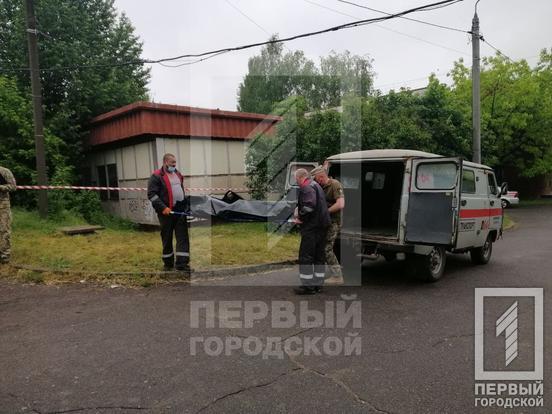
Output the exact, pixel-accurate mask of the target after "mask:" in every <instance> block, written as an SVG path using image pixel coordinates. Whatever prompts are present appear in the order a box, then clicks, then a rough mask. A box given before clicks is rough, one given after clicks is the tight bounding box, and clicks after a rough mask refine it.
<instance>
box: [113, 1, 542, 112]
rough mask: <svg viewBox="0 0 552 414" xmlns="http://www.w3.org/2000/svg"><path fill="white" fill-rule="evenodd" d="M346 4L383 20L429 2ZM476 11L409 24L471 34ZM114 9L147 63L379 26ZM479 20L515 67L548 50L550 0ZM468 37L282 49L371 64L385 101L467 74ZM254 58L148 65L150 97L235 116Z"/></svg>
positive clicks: (318, 12) (399, 27) (348, 38)
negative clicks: (389, 94)
mask: <svg viewBox="0 0 552 414" xmlns="http://www.w3.org/2000/svg"><path fill="white" fill-rule="evenodd" d="M352 1H353V2H355V3H357V4H362V5H365V6H368V7H371V8H375V9H379V10H383V11H386V12H390V13H394V12H398V11H402V10H406V9H410V8H413V7H416V6H420V5H423V4H428V3H431V2H433V1H432V0H352ZM474 4H475V0H464V1H463V2H461V3H458V4H454V5H452V6H450V7H446V8H442V9H438V10H434V11H427V12H421V13H415V14H411V15H410V17H412V18H417V19H421V20H425V21H429V22H433V23H437V24H441V25H446V26H451V27H456V28H459V29H466V30H469V29H470V28H471V20H472V17H473V11H474ZM115 5H116V7H117V8H118V10H119V11H121V12H123V11H124V12H125V13H126V14H127V16H128V17H129V18H130V20H131V21H132V23H133V25H134V26H135V28H136V34H137V35H138V36H139V37H140V38H141V40H142V41H143V43H144V52H143V57H144V58H149V59H156V58H162V57H168V56H175V55H180V54H184V53H196V52H203V51H209V50H213V49H219V48H223V47H231V46H237V45H242V44H247V43H253V42H257V41H263V40H266V39H267V38H268V34H271V33H278V34H279V36H280V37H287V36H291V35H295V34H299V33H304V32H309V31H314V30H319V29H323V28H326V27H330V26H335V25H338V24H343V23H347V22H351V21H354V20H358V19H365V18H371V17H379V16H381V14H378V13H374V12H371V11H368V10H364V9H360V8H357V7H354V6H350V5H347V4H343V3H341V2H339V1H337V0H278V1H268V0H202V1H199V0H197V1H191V0H156V1H148V0H116V2H115ZM322 6H323V7H322ZM324 7H325V8H324ZM328 9H333V10H328ZM340 13H341V14H340ZM478 14H479V18H480V21H481V32H482V34H483V36H484V37H485V39H486V40H488V41H489V42H490V43H491V44H492V45H493V46H495V47H497V48H498V49H500V50H501V51H502V52H503V53H505V54H506V55H507V56H509V57H510V58H512V59H521V58H525V59H527V61H528V62H529V63H530V64H532V65H534V64H535V63H536V62H537V60H538V53H539V51H540V50H541V49H542V48H544V47H551V46H552V24H551V23H550V20H551V17H552V1H550V0H481V1H480V2H479V6H478ZM347 15H349V16H352V17H349V16H347ZM246 16H247V17H246ZM469 37H470V36H469V35H468V34H466V33H459V32H454V31H449V30H444V29H440V28H436V27H431V26H428V25H424V24H420V23H417V22H412V21H408V20H404V19H394V20H391V21H387V22H383V23H378V24H377V25H368V26H364V27H358V28H352V29H346V30H342V31H338V32H333V33H327V34H323V35H319V36H315V37H311V38H307V39H301V40H297V41H292V42H288V43H286V48H287V49H289V50H296V49H300V50H303V51H304V52H305V54H306V55H307V57H308V58H310V59H312V60H314V61H315V62H318V60H319V57H320V56H325V55H327V54H328V53H330V51H331V50H335V51H337V52H341V51H344V50H349V51H351V52H352V53H354V54H358V55H366V56H369V57H371V58H372V59H373V60H374V62H373V66H374V70H375V72H376V79H375V86H376V87H377V88H379V89H381V90H383V91H387V90H389V89H390V88H394V89H398V88H400V87H403V86H404V87H410V88H418V87H422V86H424V84H426V83H427V76H429V74H430V73H432V72H433V73H435V74H437V75H438V76H439V77H440V80H442V81H444V82H446V81H447V77H446V74H447V72H448V71H449V70H450V68H451V67H452V63H453V62H454V61H455V60H457V59H459V58H464V60H465V61H466V62H467V64H468V65H471V43H470V39H469ZM259 51H260V49H259V48H254V49H249V50H243V51H238V52H231V53H227V54H224V55H221V56H218V57H215V58H213V59H210V60H207V61H205V62H201V63H197V64H195V65H191V66H184V67H180V68H167V67H163V66H160V65H153V67H152V71H151V82H150V91H151V97H152V98H153V100H154V101H155V102H160V103H169V104H181V105H190V106H198V107H205V108H220V109H227V110H235V109H236V103H237V89H238V85H239V83H240V81H241V80H242V79H243V76H244V75H245V74H246V72H247V61H248V58H250V57H251V56H253V55H255V54H258V53H259ZM493 54H494V51H493V50H492V49H491V48H490V47H489V46H488V45H486V44H485V43H482V44H481V55H482V56H489V55H493Z"/></svg>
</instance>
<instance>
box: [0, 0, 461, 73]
mask: <svg viewBox="0 0 552 414" xmlns="http://www.w3.org/2000/svg"><path fill="white" fill-rule="evenodd" d="M459 1H463V0H441V1H438V2H436V3H431V4H427V5H423V6H418V7H414V8H412V9H408V10H404V11H402V12H399V13H395V14H391V15H388V16H383V17H376V18H371V19H363V20H357V21H354V22H349V23H345V24H340V25H338V26H333V27H328V28H326V29H321V30H316V31H313V32H307V33H301V34H298V35H294V36H289V37H286V38H282V39H270V40H268V41H264V42H256V43H250V44H246V45H241V46H235V47H227V48H222V49H216V50H211V51H208V52H202V53H188V54H183V55H179V56H173V57H167V58H161V59H136V60H132V61H127V62H116V63H111V64H107V63H106V64H91V65H75V66H60V67H54V68H46V69H41V70H42V71H57V70H71V69H80V68H99V67H118V66H127V65H140V64H156V63H164V62H171V61H175V60H179V59H184V58H203V57H205V56H209V55H215V54H220V53H222V52H233V51H237V50H244V49H251V48H254V47H259V46H265V45H269V44H276V43H284V42H290V41H292V40H297V39H304V38H307V37H313V36H317V35H321V34H324V33H330V32H335V31H338V30H343V29H350V28H354V27H359V26H364V25H367V24H373V23H376V22H382V21H386V20H391V19H394V18H397V17H401V16H405V15H407V14H411V13H415V12H420V11H425V10H427V9H428V8H433V7H436V6H442V7H445V6H447V5H451V4H454V3H458V2H459ZM0 70H1V71H14V70H15V71H21V70H25V71H28V70H29V68H0Z"/></svg>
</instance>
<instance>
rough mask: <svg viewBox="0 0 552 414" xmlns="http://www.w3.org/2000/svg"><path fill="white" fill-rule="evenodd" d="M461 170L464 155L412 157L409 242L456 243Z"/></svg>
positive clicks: (407, 216) (408, 222)
mask: <svg viewBox="0 0 552 414" xmlns="http://www.w3.org/2000/svg"><path fill="white" fill-rule="evenodd" d="M461 171H462V159H461V158H429V159H428V158H423V159H421V158H417V159H413V160H412V169H411V177H410V190H409V199H408V209H407V214H406V232H405V241H406V242H409V243H418V244H429V245H442V246H452V245H454V243H455V239H456V232H457V223H458V202H459V199H460V177H461Z"/></svg>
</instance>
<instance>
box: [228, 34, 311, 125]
mask: <svg viewBox="0 0 552 414" xmlns="http://www.w3.org/2000/svg"><path fill="white" fill-rule="evenodd" d="M277 38H278V37H277V36H276V35H274V36H272V37H271V38H270V40H276V39H277ZM283 48H284V46H283V44H282V43H271V44H268V45H266V46H265V47H264V48H263V49H262V50H261V54H260V55H259V56H253V57H252V58H250V59H249V62H248V64H247V66H248V73H247V74H246V75H245V77H244V79H243V82H242V83H240V86H239V90H238V111H244V112H257V113H262V114H268V113H270V112H272V110H273V109H274V105H275V104H276V103H278V102H281V101H283V100H284V99H286V98H288V97H290V96H294V95H298V96H305V95H306V93H307V92H308V90H309V89H310V87H311V85H312V79H313V77H314V76H315V74H316V70H315V66H314V63H313V62H312V61H310V60H309V59H307V58H306V57H305V54H304V53H303V52H302V51H295V52H287V53H284V51H283Z"/></svg>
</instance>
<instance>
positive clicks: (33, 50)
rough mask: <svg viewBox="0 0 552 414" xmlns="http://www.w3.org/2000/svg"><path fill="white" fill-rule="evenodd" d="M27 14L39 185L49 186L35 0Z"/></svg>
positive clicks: (41, 200) (44, 198)
mask: <svg viewBox="0 0 552 414" xmlns="http://www.w3.org/2000/svg"><path fill="white" fill-rule="evenodd" d="M25 14H26V18H27V41H28V45H29V66H30V69H31V71H30V73H31V90H32V95H33V118H34V134H35V150H36V172H37V183H38V185H47V176H46V155H45V150H44V125H43V119H42V86H41V84H40V68H39V64H38V44H37V38H38V30H37V29H36V18H35V12H34V1H33V0H25ZM38 212H39V214H40V217H42V218H46V217H47V216H48V194H47V193H46V191H39V192H38Z"/></svg>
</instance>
